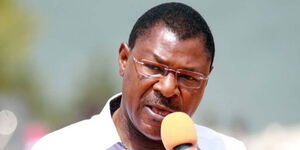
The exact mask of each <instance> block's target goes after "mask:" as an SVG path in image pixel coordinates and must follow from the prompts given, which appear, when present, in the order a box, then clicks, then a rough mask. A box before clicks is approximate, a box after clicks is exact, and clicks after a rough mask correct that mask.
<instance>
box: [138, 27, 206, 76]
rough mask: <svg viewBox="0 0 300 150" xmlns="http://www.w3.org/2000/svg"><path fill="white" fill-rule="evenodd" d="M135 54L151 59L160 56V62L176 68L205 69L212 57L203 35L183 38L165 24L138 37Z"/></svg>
mask: <svg viewBox="0 0 300 150" xmlns="http://www.w3.org/2000/svg"><path fill="white" fill-rule="evenodd" d="M133 53H134V54H135V56H137V57H140V58H145V59H150V60H156V61H157V58H159V61H161V62H160V63H164V64H167V65H169V66H172V67H174V68H186V67H187V68H192V70H203V68H206V67H209V65H210V59H209V55H208V53H207V52H206V49H205V41H204V40H203V39H202V38H201V37H195V38H188V39H185V40H181V39H179V38H178V37H177V35H176V34H175V33H174V32H172V31H171V30H170V29H169V28H167V27H166V26H165V25H162V24H158V25H155V26H154V27H152V28H151V29H148V30H147V31H146V32H145V33H144V34H143V35H141V36H140V37H138V38H137V40H136V42H135V46H134V48H133Z"/></svg>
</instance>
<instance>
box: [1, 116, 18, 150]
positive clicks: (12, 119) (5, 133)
mask: <svg viewBox="0 0 300 150" xmlns="http://www.w3.org/2000/svg"><path fill="white" fill-rule="evenodd" d="M16 127H17V118H16V116H15V115H14V113H13V112H11V111H8V110H2V111H0V150H2V149H3V148H4V147H5V145H6V144H7V143H8V141H9V139H10V138H11V136H12V135H13V133H14V131H15V130H16Z"/></svg>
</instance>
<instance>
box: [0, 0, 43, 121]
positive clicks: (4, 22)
mask: <svg viewBox="0 0 300 150" xmlns="http://www.w3.org/2000/svg"><path fill="white" fill-rule="evenodd" d="M18 4H19V3H17V1H14V0H0V94H1V93H9V94H12V95H18V96H19V97H20V100H26V102H25V103H26V104H27V105H28V106H27V107H28V108H29V110H30V111H31V114H33V115H37V116H40V115H41V114H42V110H43V109H42V107H41V106H42V101H41V93H40V90H39V89H40V88H39V87H38V85H37V84H36V82H35V77H34V73H33V71H34V70H33V67H32V66H29V63H28V62H26V56H27V54H28V50H29V49H30V45H31V44H32V42H33V37H34V35H35V31H36V30H35V27H36V24H35V22H34V20H33V17H32V16H30V13H29V12H28V11H26V10H25V9H22V8H21V7H19V6H20V5H18Z"/></svg>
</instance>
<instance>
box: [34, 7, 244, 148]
mask: <svg viewBox="0 0 300 150" xmlns="http://www.w3.org/2000/svg"><path fill="white" fill-rule="evenodd" d="M213 59H214V41H213V37H212V34H211V31H210V29H209V27H208V25H207V24H206V22H205V20H204V19H203V18H202V17H201V15H200V14H199V13H198V12H196V11H195V10H194V9H192V8H191V7H189V6H186V5H184V4H181V3H165V4H161V5H158V6H156V7H154V8H152V9H150V10H148V11H147V12H146V13H145V14H144V15H142V16H141V17H140V18H139V19H138V20H137V22H136V24H135V25H134V27H133V29H132V31H131V33H130V37H129V42H128V44H127V43H122V44H121V46H120V48H119V59H118V60H119V73H120V75H121V76H122V78H123V86H122V94H118V95H115V96H114V97H112V98H111V99H110V100H109V101H108V102H107V104H106V106H105V107H104V109H103V110H102V112H101V113H100V114H99V115H96V116H94V117H92V118H91V119H89V120H85V121H81V122H78V123H76V124H73V125H70V126H68V127H65V128H63V129H61V130H58V131H55V132H53V133H51V134H49V135H47V136H46V137H44V138H42V139H41V140H40V141H39V142H38V143H37V144H36V145H35V147H34V148H33V150H44V149H49V150H50V149H51V150H53V149H56V150H57V149H72V150H74V149H89V150H93V149H95V150H96V149H98V150H100V149H134V150H153V149H155V150H160V149H164V146H163V144H162V141H161V137H160V125H161V121H162V119H163V118H164V116H166V115H167V114H169V113H172V112H177V111H181V112H185V113H187V114H188V115H190V116H192V115H193V114H194V112H195V111H196V109H197V107H198V105H199V103H200V102H201V99H202V96H203V93H204V89H205V87H206V85H207V82H208V76H209V74H210V72H211V71H212V68H213V67H212V64H213ZM196 129H197V135H198V147H199V148H200V149H201V150H244V149H245V147H244V145H243V144H242V143H241V142H239V141H237V140H235V139H233V138H231V137H227V136H225V135H222V134H220V133H217V132H215V131H213V130H211V129H209V128H206V127H203V126H199V125H196Z"/></svg>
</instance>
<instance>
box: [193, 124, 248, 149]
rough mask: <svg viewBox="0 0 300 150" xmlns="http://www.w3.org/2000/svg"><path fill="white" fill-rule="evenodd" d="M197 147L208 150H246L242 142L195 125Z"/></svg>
mask: <svg viewBox="0 0 300 150" xmlns="http://www.w3.org/2000/svg"><path fill="white" fill-rule="evenodd" d="M196 129H197V136H198V145H199V146H200V147H201V148H202V149H210V150H246V147H245V145H244V143H243V142H241V141H239V140H237V139H235V138H233V137H230V136H227V135H224V134H222V133H219V132H216V131H214V130H212V129H210V128H207V127H205V126H201V125H196Z"/></svg>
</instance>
